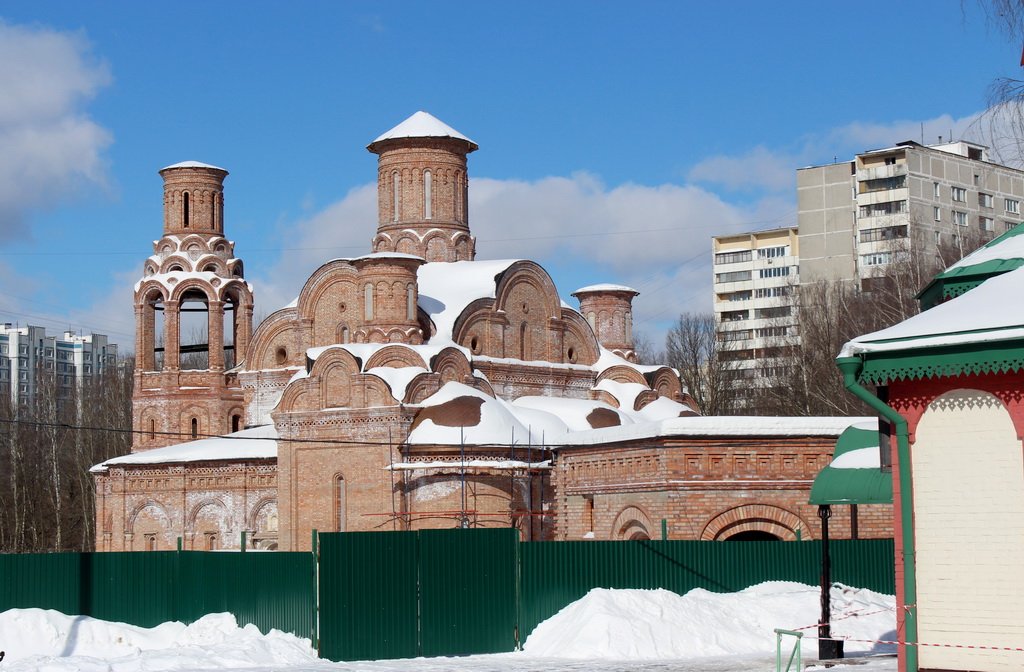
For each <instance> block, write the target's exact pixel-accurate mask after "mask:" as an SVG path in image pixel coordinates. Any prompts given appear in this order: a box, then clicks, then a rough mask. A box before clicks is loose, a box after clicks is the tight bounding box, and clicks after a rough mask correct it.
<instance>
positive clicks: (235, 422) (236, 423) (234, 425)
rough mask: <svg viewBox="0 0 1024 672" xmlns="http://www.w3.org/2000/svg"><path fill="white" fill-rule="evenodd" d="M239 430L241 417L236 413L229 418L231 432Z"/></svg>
mask: <svg viewBox="0 0 1024 672" xmlns="http://www.w3.org/2000/svg"><path fill="white" fill-rule="evenodd" d="M240 429H242V416H240V415H238V414H237V413H236V414H235V415H232V416H231V432H232V433H234V432H237V431H239V430H240Z"/></svg>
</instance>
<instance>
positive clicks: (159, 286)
mask: <svg viewBox="0 0 1024 672" xmlns="http://www.w3.org/2000/svg"><path fill="white" fill-rule="evenodd" d="M135 295H136V296H137V297H139V298H138V300H137V301H136V305H139V306H144V305H146V302H147V301H148V300H149V299H150V297H153V298H159V299H160V300H161V301H165V302H166V301H167V286H166V285H164V284H163V283H161V282H159V281H157V280H148V281H146V282H143V283H142V285H141V286H140V287H139V291H137V292H136V293H135Z"/></svg>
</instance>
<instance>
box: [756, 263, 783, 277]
mask: <svg viewBox="0 0 1024 672" xmlns="http://www.w3.org/2000/svg"><path fill="white" fill-rule="evenodd" d="M790 268H791V267H790V266H773V267H772V268H762V269H759V270H758V271H757V276H758V277H759V278H784V277H786V276H787V275H789V269H790Z"/></svg>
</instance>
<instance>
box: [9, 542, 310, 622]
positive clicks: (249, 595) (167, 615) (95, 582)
mask: <svg viewBox="0 0 1024 672" xmlns="http://www.w3.org/2000/svg"><path fill="white" fill-rule="evenodd" d="M314 572H315V561H314V558H313V555H312V554H310V553H201V552H176V551H158V552H147V553H47V554H26V555H0V611H4V610H6V609H12V608H27V607H38V608H41V609H56V610H58V611H61V612H63V613H65V614H77V615H85V616H93V617H95V618H101V619H104V620H108V621H118V622H122V623H131V624H133V625H138V626H142V627H152V626H154V625H157V624H158V623H163V622H165V621H183V622H185V623H191V622H193V621H195V620H196V619H198V618H199V617H201V616H203V615H204V614H209V613H215V612H222V611H227V612H231V613H233V614H234V615H235V617H236V618H237V619H238V622H239V624H240V625H244V624H247V623H252V624H254V625H256V626H257V627H259V628H260V629H261V630H262V631H264V632H266V631H268V630H269V629H270V628H277V629H279V630H285V631H287V632H293V633H295V634H297V635H300V636H302V637H310V638H313V639H315V633H316V629H315V626H316V590H315V574H314Z"/></svg>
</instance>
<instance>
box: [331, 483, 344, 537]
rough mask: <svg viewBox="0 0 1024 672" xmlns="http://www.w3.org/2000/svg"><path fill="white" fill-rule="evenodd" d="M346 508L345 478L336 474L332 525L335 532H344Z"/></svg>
mask: <svg viewBox="0 0 1024 672" xmlns="http://www.w3.org/2000/svg"><path fill="white" fill-rule="evenodd" d="M346 507H347V504H346V502H345V477H344V476H342V475H341V474H338V475H337V476H335V477H334V523H335V530H336V531H337V532H344V531H345V518H346V513H347V510H346Z"/></svg>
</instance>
